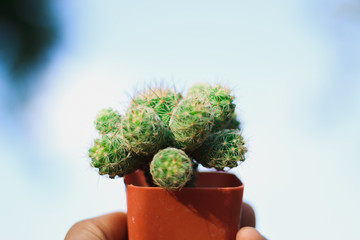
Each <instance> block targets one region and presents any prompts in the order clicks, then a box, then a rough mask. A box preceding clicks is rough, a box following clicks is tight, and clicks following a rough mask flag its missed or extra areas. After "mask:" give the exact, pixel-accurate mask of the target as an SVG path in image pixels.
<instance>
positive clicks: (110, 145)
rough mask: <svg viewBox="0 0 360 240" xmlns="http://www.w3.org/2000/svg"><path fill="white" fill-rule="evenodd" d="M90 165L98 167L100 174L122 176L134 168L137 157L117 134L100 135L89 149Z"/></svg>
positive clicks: (137, 161) (112, 176)
mask: <svg viewBox="0 0 360 240" xmlns="http://www.w3.org/2000/svg"><path fill="white" fill-rule="evenodd" d="M89 157H90V158H91V160H92V163H91V165H92V166H93V167H95V168H98V169H99V174H100V175H105V174H108V175H109V177H110V178H114V177H115V176H119V177H123V176H124V175H125V174H129V173H131V172H133V171H134V170H136V168H137V167H138V165H139V159H137V158H136V157H135V156H134V155H132V154H131V153H130V152H129V151H128V150H127V149H126V147H125V145H124V144H123V141H122V140H121V138H119V136H117V135H112V136H111V135H110V136H108V135H102V137H101V138H100V139H95V141H94V145H93V146H92V147H91V148H90V149H89Z"/></svg>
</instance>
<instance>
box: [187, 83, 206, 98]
mask: <svg viewBox="0 0 360 240" xmlns="http://www.w3.org/2000/svg"><path fill="white" fill-rule="evenodd" d="M209 87H211V85H210V84H207V83H197V84H195V85H193V86H191V87H190V88H189V89H188V91H187V93H186V97H189V96H195V97H196V96H199V95H201V94H203V93H204V92H205V90H207V89H208V88H209Z"/></svg>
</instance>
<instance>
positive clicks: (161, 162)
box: [150, 147, 193, 189]
mask: <svg viewBox="0 0 360 240" xmlns="http://www.w3.org/2000/svg"><path fill="white" fill-rule="evenodd" d="M150 173H151V175H152V177H153V180H154V183H155V184H156V185H158V186H160V187H162V188H165V189H178V188H181V187H183V186H184V185H185V184H186V183H187V182H188V181H189V180H190V178H191V176H192V173H193V166H192V161H191V160H190V158H189V157H188V156H187V155H186V153H185V152H183V151H182V150H180V149H176V148H171V147H170V148H166V149H163V150H161V151H159V152H158V153H157V154H156V155H155V156H154V158H153V160H152V161H151V164H150Z"/></svg>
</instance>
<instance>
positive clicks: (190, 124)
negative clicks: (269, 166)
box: [89, 84, 247, 190]
mask: <svg viewBox="0 0 360 240" xmlns="http://www.w3.org/2000/svg"><path fill="white" fill-rule="evenodd" d="M233 102H234V97H233V96H232V95H231V92H230V90H229V89H228V88H226V87H222V86H220V85H216V86H211V85H208V84H197V85H194V86H193V87H191V88H190V89H189V91H188V93H187V95H186V97H185V98H182V95H181V94H180V93H176V92H175V91H172V90H169V89H167V88H156V89H149V90H147V91H144V92H143V93H140V94H138V96H136V97H135V98H134V99H133V100H132V102H131V104H130V107H129V108H128V110H127V112H126V115H125V116H121V115H120V114H119V113H118V112H117V111H116V110H113V109H111V108H107V109H103V110H101V111H100V113H99V114H98V115H97V118H96V121H95V126H96V129H97V130H99V133H100V138H98V139H96V140H95V142H94V145H93V146H92V147H91V148H90V149H89V157H90V158H91V166H93V167H95V168H98V169H99V174H100V175H108V176H109V177H110V178H114V177H116V176H119V177H123V176H124V175H126V174H129V173H131V172H133V171H135V170H136V169H141V170H142V171H144V176H145V177H146V180H147V183H148V184H149V185H150V186H155V185H157V186H160V187H162V188H165V189H169V190H174V189H179V188H181V187H194V186H195V184H196V183H195V181H196V168H197V166H198V164H202V165H203V166H204V167H208V168H215V169H217V170H224V169H225V168H233V167H236V166H237V165H238V163H239V162H242V161H244V160H245V154H246V152H247V149H246V147H245V142H244V139H243V137H242V136H241V132H240V130H239V129H240V122H239V121H238V120H237V117H236V114H234V110H235V104H234V103H233ZM187 154H188V155H187Z"/></svg>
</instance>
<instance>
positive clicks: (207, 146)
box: [194, 129, 247, 170]
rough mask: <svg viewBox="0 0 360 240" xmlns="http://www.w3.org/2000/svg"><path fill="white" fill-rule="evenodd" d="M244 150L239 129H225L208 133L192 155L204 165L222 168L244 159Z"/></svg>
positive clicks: (235, 164) (230, 166) (231, 166)
mask: <svg viewBox="0 0 360 240" xmlns="http://www.w3.org/2000/svg"><path fill="white" fill-rule="evenodd" d="M246 152H247V148H246V147H245V142H244V139H243V137H242V136H241V134H240V131H239V130H229V129H225V130H222V131H220V132H217V133H214V134H212V135H210V136H209V137H208V138H207V139H206V141H205V142H204V144H203V145H202V146H201V147H200V148H199V149H198V150H197V152H196V153H194V156H195V157H196V160H197V161H198V162H199V163H201V164H202V165H203V166H204V167H208V168H216V169H217V170H224V168H225V167H229V168H233V167H236V166H237V165H238V162H239V161H240V162H243V161H245V153H246Z"/></svg>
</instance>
